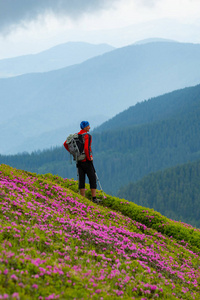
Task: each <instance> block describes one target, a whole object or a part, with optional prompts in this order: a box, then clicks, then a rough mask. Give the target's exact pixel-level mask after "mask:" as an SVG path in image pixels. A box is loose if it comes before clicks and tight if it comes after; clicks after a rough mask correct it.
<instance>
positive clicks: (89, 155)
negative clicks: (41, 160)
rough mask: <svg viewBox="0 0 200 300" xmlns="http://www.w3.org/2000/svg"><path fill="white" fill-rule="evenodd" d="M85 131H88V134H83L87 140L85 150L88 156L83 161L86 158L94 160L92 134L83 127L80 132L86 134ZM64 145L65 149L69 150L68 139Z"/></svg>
mask: <svg viewBox="0 0 200 300" xmlns="http://www.w3.org/2000/svg"><path fill="white" fill-rule="evenodd" d="M84 133H86V134H85V135H84V136H83V138H84V140H85V144H84V152H85V155H86V158H85V159H84V160H82V161H86V160H89V161H92V160H93V156H92V149H91V144H92V136H91V135H90V134H89V133H87V131H85V130H83V129H82V130H81V131H79V133H78V134H84ZM63 145H64V147H65V149H66V150H67V151H69V149H68V145H67V143H66V141H65V142H64V144H63Z"/></svg>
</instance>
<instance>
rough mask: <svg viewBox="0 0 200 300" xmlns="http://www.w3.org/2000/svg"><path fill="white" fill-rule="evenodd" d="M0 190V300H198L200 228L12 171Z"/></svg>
mask: <svg viewBox="0 0 200 300" xmlns="http://www.w3.org/2000/svg"><path fill="white" fill-rule="evenodd" d="M0 191H1V192H0V250H1V251H0V299H87V298H90V299H110V298H111V299H115V298H123V299H157V298H159V299H200V296H199V283H200V270H199V266H200V257H199V252H198V251H199V250H198V249H199V244H198V243H197V244H196V245H195V241H196V238H197V236H198V235H199V230H198V229H195V228H192V227H191V226H189V225H187V224H182V223H179V222H173V221H171V220H169V219H167V218H165V217H164V216H161V215H160V214H158V213H156V212H154V211H152V210H149V209H148V210H147V209H146V208H142V207H139V206H136V205H134V204H133V203H129V202H127V201H125V200H121V199H118V198H113V197H111V196H109V195H106V198H105V199H104V203H103V205H102V206H97V205H96V204H93V203H92V202H91V201H90V200H89V199H87V198H84V197H81V196H80V195H79V194H78V193H77V191H78V187H77V182H76V181H74V180H69V179H62V178H60V177H57V176H53V175H51V174H46V175H36V174H32V173H28V172H24V171H20V170H16V169H13V168H10V167H9V166H6V165H1V166H0ZM86 196H87V197H88V198H89V197H90V192H89V191H86ZM99 197H101V193H100V192H99ZM110 207H112V209H113V210H111V208H110ZM176 229H177V230H176ZM172 231H173V236H171V235H172V234H171V232H172ZM188 232H190V236H193V237H192V238H189V234H188Z"/></svg>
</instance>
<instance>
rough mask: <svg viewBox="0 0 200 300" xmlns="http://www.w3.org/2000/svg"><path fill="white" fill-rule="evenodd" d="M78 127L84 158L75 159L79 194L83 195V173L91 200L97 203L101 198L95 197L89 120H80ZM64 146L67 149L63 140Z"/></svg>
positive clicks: (94, 176) (95, 186) (95, 184)
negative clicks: (82, 143) (88, 185)
mask: <svg viewBox="0 0 200 300" xmlns="http://www.w3.org/2000/svg"><path fill="white" fill-rule="evenodd" d="M80 128H81V130H80V131H79V133H78V135H82V138H83V139H84V156H83V157H84V158H83V159H82V160H78V159H77V169H78V177H79V190H80V194H81V195H82V196H84V197H85V175H87V177H88V179H89V183H90V189H91V193H92V201H93V202H94V203H99V202H101V200H100V199H97V198H96V188H97V182H96V173H95V169H94V165H93V156H92V149H91V144H92V136H91V135H90V134H89V133H88V132H89V131H90V124H89V122H88V121H82V122H81V124H80ZM64 147H65V148H66V149H67V150H68V151H69V148H68V145H67V141H65V143H64Z"/></svg>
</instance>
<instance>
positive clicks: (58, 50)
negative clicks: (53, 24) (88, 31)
mask: <svg viewBox="0 0 200 300" xmlns="http://www.w3.org/2000/svg"><path fill="white" fill-rule="evenodd" d="M114 49H115V48H114V47H112V46H110V45H107V44H99V45H93V44H89V43H83V42H68V43H65V44H61V45H57V46H55V47H52V48H50V49H48V50H46V51H43V52H40V53H38V54H31V55H23V56H19V57H14V58H7V59H2V60H0V78H5V77H13V76H17V75H22V74H26V73H37V72H48V71H52V70H57V69H61V68H65V67H68V66H71V65H75V64H80V63H82V62H83V61H85V60H87V59H90V58H92V57H95V56H98V55H102V54H104V53H106V52H109V51H112V50H114Z"/></svg>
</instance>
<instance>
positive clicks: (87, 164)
mask: <svg viewBox="0 0 200 300" xmlns="http://www.w3.org/2000/svg"><path fill="white" fill-rule="evenodd" d="M78 175H79V189H84V188H85V175H87V177H88V179H89V183H90V188H91V189H96V188H97V182H96V174H95V169H94V166H93V162H92V161H88V160H87V161H84V162H83V161H79V162H78Z"/></svg>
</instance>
